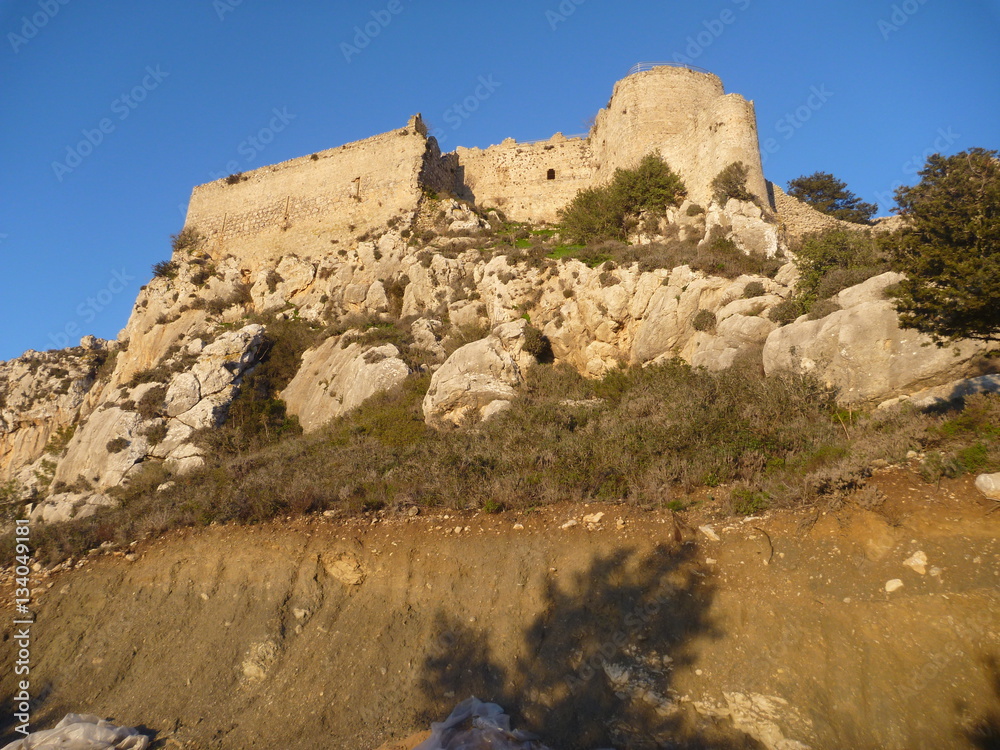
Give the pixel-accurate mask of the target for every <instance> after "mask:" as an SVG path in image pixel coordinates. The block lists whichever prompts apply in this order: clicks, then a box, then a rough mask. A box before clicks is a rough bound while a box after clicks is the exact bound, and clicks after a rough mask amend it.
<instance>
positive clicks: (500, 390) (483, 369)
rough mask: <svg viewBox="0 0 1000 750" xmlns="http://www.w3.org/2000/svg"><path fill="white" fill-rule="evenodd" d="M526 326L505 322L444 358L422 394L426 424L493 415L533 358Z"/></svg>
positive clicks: (451, 423)
mask: <svg viewBox="0 0 1000 750" xmlns="http://www.w3.org/2000/svg"><path fill="white" fill-rule="evenodd" d="M526 328H527V323H526V322H525V321H524V320H516V321H513V322H510V323H504V324H502V325H499V326H497V327H496V328H494V329H493V332H492V333H491V334H490V335H489V336H487V337H486V338H485V339H480V340H479V341H473V342H472V343H471V344H466V345H465V346H463V347H462V348H460V349H458V350H457V351H456V352H455V353H454V354H452V355H451V356H450V357H448V359H447V360H445V363H444V364H443V365H441V367H440V368H439V369H438V371H437V372H435V373H434V376H433V377H432V378H431V384H430V388H429V389H428V390H427V395H426V396H425V397H424V403H423V409H424V420H425V421H426V422H427V424H429V425H431V426H433V427H457V426H460V425H462V424H465V423H466V422H467V421H469V420H481V419H484V418H487V417H489V416H490V415H492V414H496V413H497V412H498V411H500V410H502V409H503V408H504V406H505V405H506V404H508V403H509V402H510V401H512V400H513V399H514V396H515V395H516V391H515V388H516V387H517V386H518V385H520V384H521V382H522V380H523V374H522V373H523V371H524V369H525V368H527V367H528V366H529V365H530V364H531V363H532V362H534V357H533V356H532V355H531V354H529V353H528V352H526V351H525V350H524V341H525V329H526ZM497 402H502V403H497Z"/></svg>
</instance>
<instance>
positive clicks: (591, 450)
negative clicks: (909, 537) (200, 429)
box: [37, 359, 1000, 561]
mask: <svg viewBox="0 0 1000 750" xmlns="http://www.w3.org/2000/svg"><path fill="white" fill-rule="evenodd" d="M428 383H429V376H427V375H425V374H419V373H418V374H415V375H412V376H411V377H410V378H409V379H407V380H406V381H405V382H404V383H403V385H402V386H400V387H398V388H396V389H394V390H392V391H389V392H386V393H383V394H381V395H378V396H375V397H373V398H372V399H370V400H369V401H367V402H366V403H364V404H363V405H362V406H360V407H358V408H357V409H355V410H353V411H351V412H349V413H347V414H346V415H344V416H343V417H340V418H337V419H335V420H333V421H332V422H331V423H330V424H329V426H327V427H326V428H324V429H321V430H318V431H316V432H313V433H309V434H305V435H302V434H299V432H298V430H295V429H272V430H269V431H267V432H266V433H262V432H261V431H260V429H259V428H260V425H259V424H258V423H257V422H255V421H254V420H234V421H231V423H230V424H229V425H227V427H226V428H225V432H226V434H227V435H229V437H228V438H227V439H226V440H224V441H219V442H217V445H218V447H220V448H221V449H222V450H220V451H219V452H218V453H217V454H216V455H215V456H213V457H211V458H210V460H209V463H208V464H206V466H204V467H203V468H201V469H199V470H196V471H194V472H192V473H190V474H188V475H184V476H171V475H170V474H169V473H168V472H167V470H166V469H164V468H163V467H162V465H159V464H151V465H149V466H148V467H147V468H146V469H145V470H144V471H142V472H140V473H139V474H138V475H137V476H136V477H135V479H134V480H133V481H132V482H131V483H130V484H129V485H128V486H127V487H123V488H120V489H118V490H115V495H116V496H117V498H118V499H119V500H120V501H121V506H120V507H119V508H113V509H108V510H103V511H100V512H99V513H98V514H97V515H95V516H93V517H91V518H87V519H83V520H78V521H71V522H69V523H66V524H55V525H46V526H44V527H41V528H40V529H39V530H38V532H37V533H38V534H39V535H40V541H39V544H38V548H39V549H40V550H44V554H45V555H46V556H47V559H48V560H49V561H57V560H60V559H64V558H65V557H67V556H73V555H78V554H80V553H81V552H82V551H84V550H86V549H87V548H90V547H93V546H96V545H98V544H100V543H102V542H105V541H130V540H132V539H136V538H138V537H140V536H142V535H143V534H146V533H160V532H163V531H165V530H167V529H170V528H174V527H177V526H187V525H200V524H208V523H213V522H245V523H256V522H262V521H265V520H268V519H271V518H275V517H281V516H287V515H295V514H303V513H314V512H321V511H322V512H326V511H332V512H334V513H337V514H356V513H363V512H370V511H375V510H389V511H392V510H405V509H406V508H408V507H412V506H417V507H445V508H456V509H481V510H485V511H487V512H496V511H500V510H502V509H504V508H509V509H521V510H524V509H530V508H532V507H535V506H539V505H543V504H547V503H551V502H557V501H564V500H567V499H569V500H577V501H589V500H596V501H607V502H625V503H630V504H635V505H639V506H642V507H664V506H666V507H670V508H672V509H675V510H681V509H683V508H684V507H686V506H687V505H688V504H690V503H698V502H705V501H710V500H712V499H717V500H720V501H723V502H728V503H729V505H730V508H731V509H732V511H733V512H736V513H753V512H757V511H760V510H762V509H764V508H767V507H781V506H790V505H802V504H815V503H824V504H829V503H834V504H836V503H840V502H843V500H844V499H845V498H846V497H847V496H848V495H850V494H851V493H853V492H855V491H857V490H860V489H862V488H863V487H864V485H865V481H866V478H867V477H868V476H869V475H870V474H871V471H872V467H873V465H876V464H877V463H878V462H879V461H883V462H892V463H897V462H899V463H901V462H905V461H906V460H907V453H908V451H911V450H916V451H924V452H926V456H927V460H926V461H925V462H924V463H923V464H922V466H921V470H922V471H923V473H924V474H925V478H926V479H928V480H930V481H936V480H937V479H938V478H940V477H941V476H954V475H957V474H961V473H963V472H966V471H980V470H988V469H991V468H1000V433H998V431H997V430H996V424H997V423H998V422H1000V397H997V396H976V397H973V398H970V399H968V402H967V406H966V408H965V410H964V411H963V412H960V413H957V414H955V413H953V414H949V415H944V416H935V415H926V414H922V413H920V412H918V411H917V410H915V409H908V408H902V409H893V410H887V411H876V412H873V413H871V414H865V413H860V412H856V411H848V410H845V409H840V408H838V407H837V406H836V405H835V404H834V402H833V398H832V396H833V394H832V393H831V392H829V391H828V390H826V389H824V388H823V387H821V386H820V385H819V384H818V383H816V382H815V381H813V380H811V379H809V378H799V377H785V378H765V377H764V376H763V374H762V373H761V372H760V371H759V366H757V365H754V364H753V362H752V360H750V359H746V360H743V361H741V362H739V363H738V364H737V366H735V367H733V368H731V369H730V370H727V371H723V372H719V373H711V372H708V371H706V370H703V369H694V368H691V367H690V366H688V365H686V364H684V363H683V362H680V361H673V362H668V363H665V364H662V365H659V366H652V367H645V368H641V367H636V368H630V369H627V370H620V371H614V372H611V373H609V374H608V375H607V376H605V377H604V378H602V379H598V380H588V379H586V378H583V377H582V376H580V375H578V374H577V373H576V372H575V371H573V370H572V369H571V368H568V367H565V366H536V367H534V368H533V369H531V370H530V371H529V372H528V377H527V382H526V385H525V387H524V389H523V393H522V395H521V396H520V397H519V398H517V399H516V400H515V401H514V402H513V405H512V407H511V408H510V409H509V410H508V411H507V412H505V413H503V414H501V415H498V416H496V417H494V418H493V419H491V420H489V421H488V422H485V423H483V424H481V425H479V426H477V427H475V428H471V429H464V430H452V431H436V430H432V429H430V428H428V427H427V426H426V425H425V423H424V420H423V414H422V411H421V401H422V399H423V397H424V394H425V392H426V390H427V387H428ZM240 408H242V407H240ZM168 481H169V482H170V484H167V485H166V486H164V482H168ZM855 497H857V498H859V501H860V502H863V503H866V504H869V505H877V504H878V502H879V498H878V496H877V494H874V493H871V492H868V493H865V492H864V491H862V494H861V495H856V496H855Z"/></svg>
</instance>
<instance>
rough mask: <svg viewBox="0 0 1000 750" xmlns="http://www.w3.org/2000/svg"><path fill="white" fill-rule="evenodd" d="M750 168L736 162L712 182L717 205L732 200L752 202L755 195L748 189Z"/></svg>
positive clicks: (713, 195)
mask: <svg viewBox="0 0 1000 750" xmlns="http://www.w3.org/2000/svg"><path fill="white" fill-rule="evenodd" d="M749 176H750V168H749V167H747V165H746V164H744V163H743V162H741V161H734V162H733V163H732V164H730V165H729V166H728V167H726V168H725V169H723V170H722V171H721V172H719V174H717V175H716V176H715V179H714V180H712V197H713V198H715V202H716V203H725V202H726V201H728V200H729V199H730V198H735V199H736V200H738V201H752V200H753V199H754V196H753V193H751V192H750V190H749V189H748V188H747V178H748V177H749Z"/></svg>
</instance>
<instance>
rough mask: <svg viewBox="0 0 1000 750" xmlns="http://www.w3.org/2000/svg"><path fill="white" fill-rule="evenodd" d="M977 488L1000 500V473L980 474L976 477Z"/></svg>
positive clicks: (984, 493)
mask: <svg viewBox="0 0 1000 750" xmlns="http://www.w3.org/2000/svg"><path fill="white" fill-rule="evenodd" d="M976 489H978V490H979V491H980V492H982V493H983V495H985V496H986V497H988V498H989V499H990V500H1000V474H980V475H979V476H978V477H976Z"/></svg>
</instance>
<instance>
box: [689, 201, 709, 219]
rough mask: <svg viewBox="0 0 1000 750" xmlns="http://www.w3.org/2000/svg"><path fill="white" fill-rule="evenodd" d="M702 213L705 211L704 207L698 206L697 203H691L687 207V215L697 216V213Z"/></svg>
mask: <svg viewBox="0 0 1000 750" xmlns="http://www.w3.org/2000/svg"><path fill="white" fill-rule="evenodd" d="M703 213H705V209H704V208H702V207H701V206H699V205H698V204H697V203H692V204H691V205H690V206H688V208H687V215H688V216H698V215H699V214H703Z"/></svg>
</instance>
